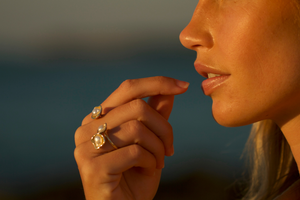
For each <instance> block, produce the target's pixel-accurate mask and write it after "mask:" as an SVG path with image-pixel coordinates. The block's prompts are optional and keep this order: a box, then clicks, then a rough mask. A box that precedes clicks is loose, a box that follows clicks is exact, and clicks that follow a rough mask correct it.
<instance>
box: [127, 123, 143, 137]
mask: <svg viewBox="0 0 300 200" xmlns="http://www.w3.org/2000/svg"><path fill="white" fill-rule="evenodd" d="M126 129H127V132H128V133H130V134H132V135H133V137H134V138H138V137H139V133H140V132H141V131H142V125H141V122H139V121H138V120H131V121H129V122H128V123H127V126H126Z"/></svg>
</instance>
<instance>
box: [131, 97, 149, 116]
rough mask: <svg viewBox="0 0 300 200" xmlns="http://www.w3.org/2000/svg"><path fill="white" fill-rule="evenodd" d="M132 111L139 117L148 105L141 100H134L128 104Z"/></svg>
mask: <svg viewBox="0 0 300 200" xmlns="http://www.w3.org/2000/svg"><path fill="white" fill-rule="evenodd" d="M129 106H130V108H131V109H132V110H134V111H135V112H137V113H138V114H139V115H143V114H144V113H145V112H146V110H147V109H148V104H147V103H146V102H145V101H144V100H142V99H135V100H133V101H131V102H130V103H129Z"/></svg>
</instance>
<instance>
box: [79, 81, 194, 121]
mask: <svg viewBox="0 0 300 200" xmlns="http://www.w3.org/2000/svg"><path fill="white" fill-rule="evenodd" d="M188 86H189V83H188V82H185V81H181V80H177V79H174V78H170V77H165V76H155V77H148V78H140V79H128V80H126V81H124V82H123V83H122V84H121V85H120V86H119V87H118V88H117V89H116V90H115V91H114V92H113V93H112V94H111V95H110V96H109V97H108V98H107V99H106V100H105V101H104V102H103V103H102V104H101V106H102V114H103V115H105V114H106V113H108V112H109V111H110V110H112V109H114V108H115V107H117V106H120V105H123V104H125V103H128V102H130V101H132V100H134V99H141V98H145V97H149V96H156V95H178V94H182V93H184V92H185V91H186V90H187V88H188ZM90 116H91V114H89V115H88V116H87V117H86V118H85V119H84V121H83V124H86V123H88V122H90V121H91V120H92V119H91V117H90Z"/></svg>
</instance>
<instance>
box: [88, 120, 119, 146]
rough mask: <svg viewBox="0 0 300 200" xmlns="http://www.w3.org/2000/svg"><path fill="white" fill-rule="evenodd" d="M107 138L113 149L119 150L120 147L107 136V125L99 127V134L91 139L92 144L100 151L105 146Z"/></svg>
mask: <svg viewBox="0 0 300 200" xmlns="http://www.w3.org/2000/svg"><path fill="white" fill-rule="evenodd" d="M105 138H106V139H107V140H108V142H109V143H110V144H111V146H113V148H115V149H118V147H117V146H116V145H115V144H114V143H113V142H112V141H111V139H110V138H109V137H108V135H107V124H106V123H105V124H102V125H100V126H99V127H98V130H97V133H96V134H95V135H93V137H92V138H91V141H92V144H93V145H94V147H95V149H100V148H101V147H102V146H103V145H104V144H105Z"/></svg>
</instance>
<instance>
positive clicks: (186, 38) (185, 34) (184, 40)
mask: <svg viewBox="0 0 300 200" xmlns="http://www.w3.org/2000/svg"><path fill="white" fill-rule="evenodd" d="M188 26H189V25H188ZM188 26H187V27H185V28H184V29H183V30H182V31H181V33H180V35H179V40H180V42H181V44H182V45H183V46H184V47H185V48H188V49H191V50H193V49H194V48H195V47H196V46H199V44H198V45H197V43H195V38H192V36H191V34H190V32H189V31H190V30H188V28H189V27H188Z"/></svg>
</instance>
